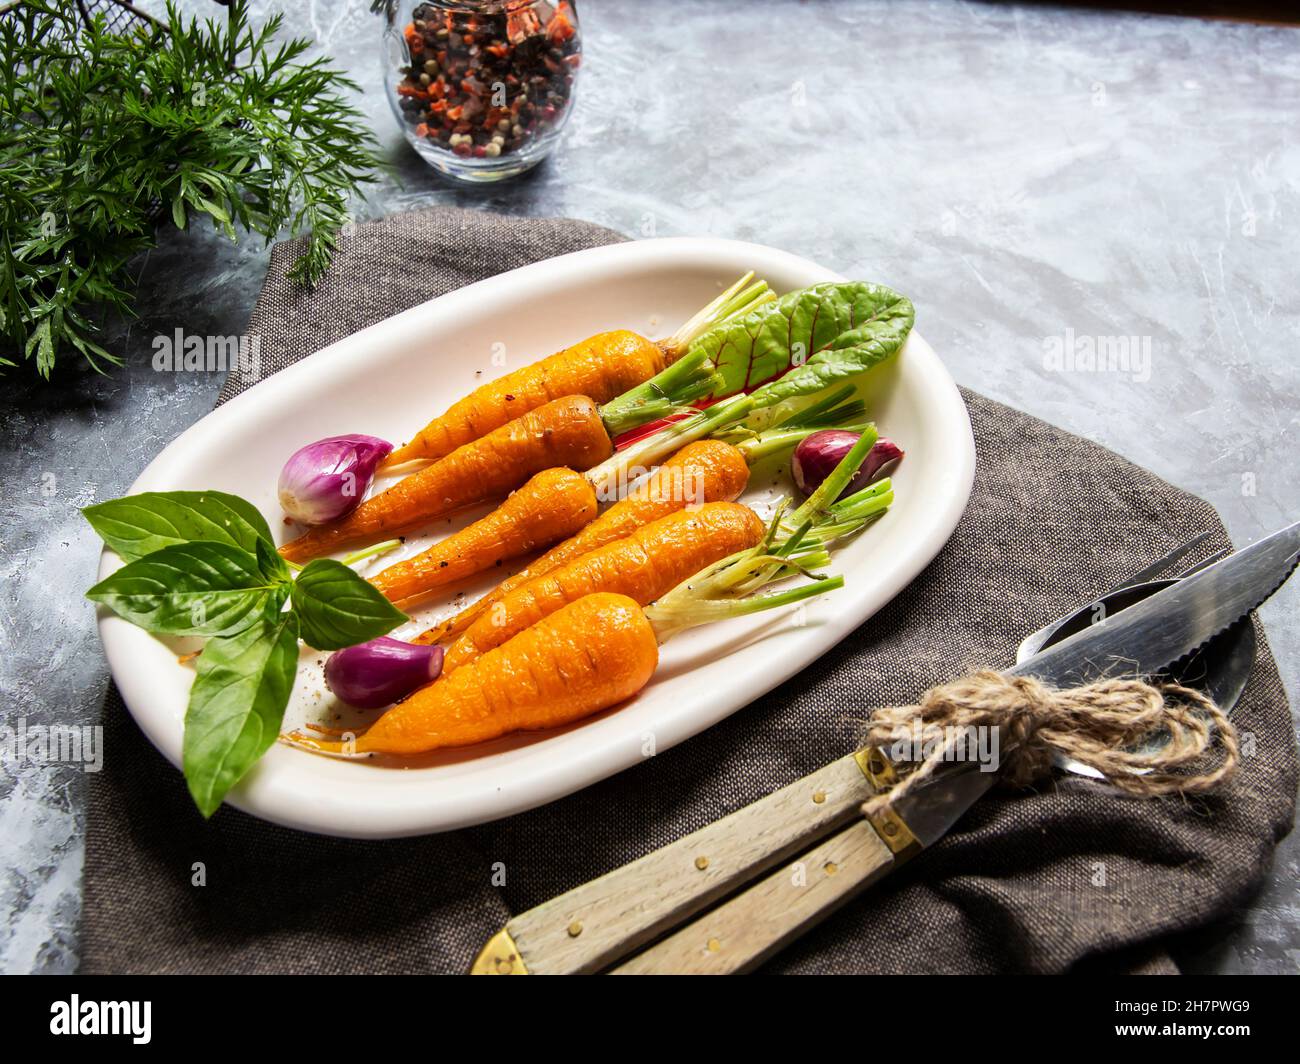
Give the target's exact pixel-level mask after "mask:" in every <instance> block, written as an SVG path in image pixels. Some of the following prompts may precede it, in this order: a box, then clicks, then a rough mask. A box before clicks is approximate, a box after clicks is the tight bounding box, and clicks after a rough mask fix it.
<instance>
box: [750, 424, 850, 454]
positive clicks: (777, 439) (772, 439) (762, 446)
mask: <svg viewBox="0 0 1300 1064" xmlns="http://www.w3.org/2000/svg"><path fill="white" fill-rule="evenodd" d="M870 426H871V422H870V421H862V422H859V423H858V424H856V425H841V424H835V423H831V424H818V425H805V426H803V427H801V428H779V429H768V430H767V431H765V432H760V433H758V434H757V435H755V436H751V437H750V438H749V439H747V440H742V441H741V442H740V443H738V444H736V447H737V449H739V450H740V452H741V453H742V454H743V455H744V456H745V461H747V462H748V463H749V464H750V465H754V464H755V463H757V462H759V461H761V460H762V459H764V458H769V457H771V456H772V455H774V454H779V453H781V452H782V451H787V450H793V449H794V448H795V447H797V446H798V445H799V443H800V442H801V441H803V440H805V439H807V438H808V437H809V436H811V435H812V434H813V433H814V432H824V431H825V430H826V429H844V430H845V431H847V432H865V431H866V430H867V429H868V428H869V427H870Z"/></svg>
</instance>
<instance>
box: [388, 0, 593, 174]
mask: <svg viewBox="0 0 1300 1064" xmlns="http://www.w3.org/2000/svg"><path fill="white" fill-rule="evenodd" d="M402 36H403V38H404V40H405V42H406V49H407V52H408V53H409V54H410V65H409V66H403V67H402V68H401V75H402V78H401V81H400V83H399V84H398V85H397V96H398V106H399V107H400V109H401V114H402V117H403V118H404V119H405V121H406V123H407V126H408V135H409V134H410V133H413V134H414V136H415V137H416V138H418V141H417V147H419V146H420V144H421V143H422V142H424V141H427V142H428V143H429V144H431V145H433V146H436V147H440V148H443V149H446V150H447V151H450V152H454V153H455V154H456V155H457V156H460V157H461V158H463V159H466V160H468V159H471V158H472V159H483V160H498V159H506V158H509V157H511V156H517V155H527V154H528V153H529V150H530V149H531V148H533V146H535V145H536V144H537V143H538V141H539V140H541V139H543V138H545V137H546V135H547V134H548V133H552V132H555V131H558V129H559V128H560V126H561V125H562V124H563V121H564V119H565V117H566V116H567V113H568V109H569V105H570V103H571V102H572V99H573V83H574V78H575V76H576V75H577V71H578V66H579V64H580V62H581V51H582V46H581V34H580V33H579V31H578V20H577V15H576V13H575V11H574V6H573V4H572V3H570V2H569V0H559V2H558V3H546V2H542V0H499V2H496V3H492V2H488V3H477V4H475V3H469V2H467V3H461V4H456V3H448V2H445V0H444V2H441V3H423V4H417V5H416V6H415V8H414V10H413V11H412V17H411V21H410V22H409V23H407V25H406V26H405V27H404V28H403V30H402ZM536 154H537V158H536V159H532V160H531V161H530V162H536V161H537V159H540V158H541V155H542V154H544V153H540V152H539V153H536ZM523 168H526V167H521V169H523ZM453 172H455V170H454V168H453Z"/></svg>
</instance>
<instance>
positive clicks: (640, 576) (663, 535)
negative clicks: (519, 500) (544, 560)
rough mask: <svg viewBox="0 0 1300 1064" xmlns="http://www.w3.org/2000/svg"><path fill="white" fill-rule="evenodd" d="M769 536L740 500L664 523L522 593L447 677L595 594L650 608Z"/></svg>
mask: <svg viewBox="0 0 1300 1064" xmlns="http://www.w3.org/2000/svg"><path fill="white" fill-rule="evenodd" d="M763 533H764V525H763V522H762V521H760V520H759V519H758V515H757V514H755V513H754V511H753V510H751V509H749V507H747V506H741V505H739V504H737V503H734V502H711V503H708V504H706V505H704V506H701V507H700V508H699V509H697V510H685V511H681V512H678V513H674V514H669V515H668V516H667V517H661V518H660V519H659V520H657V521H652V522H651V523H650V524H648V525H644V526H643V527H641V528H639V529H637V530H636V531H635V532H633V533H632V534H631V535H630V536H628V537H626V538H625V539H619V540H615V541H614V542H613V543H608V544H606V545H605V546H603V547H601V548H599V549H598V550H594V551H591V552H590V553H587V554H584V555H582V556H581V557H579V558H577V559H575V560H574V561H572V562H570V563H569V564H567V565H564V566H561V567H560V568H559V569H556V570H554V571H552V572H550V573H547V574H546V575H545V576H541V577H538V578H536V579H535V580H530V581H528V582H527V583H526V584H523V585H522V586H520V587H517V588H515V590H513V591H511V592H510V593H509V594H508V595H506V596H505V597H504V598H501V599H500V600H498V601H497V602H496V603H495V604H494V605H493V606H492V607H491V608H490V609H488V610H487V612H485V613H483V614H482V615H480V616H479V618H478V620H476V621H475V622H474V623H473V624H472V625H470V627H469V629H468V630H467V631H466V632H465V634H464V635H463V636H461V637H460V639H458V640H457V641H456V642H455V643H454V644H452V646H451V648H450V649H449V650H448V651H447V654H446V657H445V658H444V659H443V664H442V671H443V673H444V674H446V673H449V672H451V671H452V670H454V669H457V668H462V667H463V666H465V665H467V664H468V663H469V662H471V661H474V660H475V659H477V658H479V657H481V656H482V655H483V654H485V653H487V652H488V651H489V650H492V649H493V648H495V647H498V646H500V645H501V644H502V643H504V642H506V641H507V640H509V639H511V638H513V637H514V636H515V635H517V634H518V633H519V632H521V631H523V630H524V629H525V628H528V627H529V626H531V625H533V624H536V623H538V622H539V621H540V620H542V619H543V618H545V617H548V616H550V615H551V614H553V613H555V612H556V611H557V610H560V609H562V608H564V607H565V606H566V605H568V604H569V603H571V602H576V601H577V600H578V599H581V598H583V597H585V596H587V595H591V594H595V593H597V592H614V593H616V594H621V595H627V596H628V597H629V598H631V599H632V600H634V601H635V602H636V603H637V604H638V605H640V606H648V605H649V604H650V603H652V602H654V601H655V599H657V598H659V596H660V595H664V594H666V593H667V592H669V591H671V590H672V589H673V588H675V587H676V586H677V585H678V584H680V583H682V581H684V580H686V579H687V578H688V577H690V576H693V575H694V574H695V573H698V572H700V571H701V570H703V569H705V568H707V567H708V566H710V565H712V564H713V563H714V562H717V561H721V560H722V559H723V558H726V557H729V556H730V555H732V554H735V553H736V552H737V551H742V550H745V549H746V548H748V547H753V546H754V545H756V544H757V543H758V542H759V541H760V540H761V539H762V538H763Z"/></svg>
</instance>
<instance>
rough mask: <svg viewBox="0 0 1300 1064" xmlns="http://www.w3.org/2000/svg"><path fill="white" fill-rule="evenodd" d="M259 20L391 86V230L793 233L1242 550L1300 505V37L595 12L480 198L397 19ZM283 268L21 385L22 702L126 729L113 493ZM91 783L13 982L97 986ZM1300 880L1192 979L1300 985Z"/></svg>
mask: <svg viewBox="0 0 1300 1064" xmlns="http://www.w3.org/2000/svg"><path fill="white" fill-rule="evenodd" d="M146 6H152V7H154V8H156V7H158V6H159V5H157V4H146ZM188 6H190V7H192V8H193V9H195V10H196V11H204V12H206V11H207V9H208V8H209V7H210V6H211V5H209V4H207V3H206V2H205V0H188ZM256 6H257V10H258V11H259V12H264V11H267V10H271V9H277V8H283V9H285V10H286V11H288V12H289V13H290V15H289V27H290V29H291V30H292V31H295V32H298V33H302V34H307V35H310V36H313V37H314V38H315V39H316V40H317V42H318V44H319V46H320V48H321V49H322V50H324V51H326V52H329V53H331V54H332V55H333V56H334V57H335V58H336V60H337V61H338V62H339V63H341V64H342V65H344V66H346V67H347V68H349V69H350V70H351V71H352V73H353V74H354V76H355V77H356V78H357V79H358V80H359V81H360V82H361V84H362V85H363V87H364V88H365V90H366V92H365V96H364V99H363V106H364V107H365V109H366V111H367V113H368V114H369V115H370V116H371V117H372V118H373V121H374V125H375V128H376V129H377V130H378V132H379V134H380V136H381V138H382V141H383V143H384V145H385V148H386V149H387V151H388V152H389V154H390V155H391V158H392V163H393V168H392V171H391V173H389V174H387V175H385V176H384V178H383V179H382V181H381V183H380V184H379V185H378V186H377V188H376V189H375V190H374V192H373V193H372V194H371V195H370V196H369V198H368V199H367V200H366V201H365V202H363V203H359V204H358V205H357V211H356V213H357V215H358V217H371V216H375V215H379V214H383V213H387V212H392V211H400V210H404V209H408V208H413V207H418V206H423V205H427V204H430V203H438V202H445V203H458V204H461V205H468V206H474V207H478V208H481V209H484V210H494V211H509V212H515V213H523V214H534V215H569V216H574V217H580V218H586V219H590V220H592V221H595V222H599V223H602V224H605V225H609V226H612V227H614V228H617V229H620V230H622V231H624V232H626V233H629V234H632V235H661V236H667V235H678V234H712V235H717V236H725V237H737V238H742V239H748V240H755V241H760V242H763V243H767V244H772V245H775V246H777V247H782V248H786V249H789V250H791V251H794V252H798V253H800V254H804V255H807V256H810V257H812V258H814V259H817V260H819V261H821V262H824V263H827V264H828V265H831V266H833V267H835V268H836V269H839V270H841V271H843V272H844V273H847V274H850V275H853V276H861V277H865V278H870V279H876V280H881V281H886V282H888V283H890V284H892V285H895V286H897V287H898V288H900V289H901V290H902V291H904V292H907V293H908V294H909V295H910V296H912V297H913V298H914V300H915V301H916V304H917V308H918V327H919V329H920V330H921V331H922V332H923V333H924V335H925V336H926V338H927V339H928V340H929V341H930V342H931V344H933V345H934V347H935V348H936V349H937V350H938V351H939V353H940V354H941V355H942V357H943V358H944V359H945V360H946V362H947V364H948V366H949V367H950V368H951V370H952V371H953V373H954V375H955V376H956V377H957V379H958V380H959V381H961V382H962V383H963V384H967V385H969V386H971V387H973V388H976V389H978V390H980V391H982V392H984V393H986V394H988V395H990V396H993V397H994V398H997V399H999V400H1002V401H1004V402H1007V403H1011V404H1013V405H1016V406H1019V407H1022V408H1024V409H1026V410H1029V411H1031V412H1032V413H1034V414H1037V415H1039V416H1041V417H1044V418H1047V419H1048V420H1051V421H1054V422H1056V423H1058V424H1060V425H1062V426H1064V427H1066V428H1068V429H1071V430H1073V431H1075V432H1078V433H1081V434H1083V435H1086V436H1090V437H1092V438H1093V439H1096V440H1099V441H1101V442H1102V443H1105V444H1107V445H1109V446H1111V447H1113V448H1114V449H1116V450H1118V451H1120V452H1121V453H1123V454H1125V455H1127V456H1128V457H1129V458H1131V459H1133V460H1134V461H1136V462H1139V463H1141V464H1143V465H1145V466H1148V467H1149V468H1151V469H1153V470H1155V471H1156V472H1158V473H1159V474H1160V475H1162V476H1164V477H1165V478H1167V479H1168V480H1170V481H1172V482H1173V483H1175V484H1178V485H1180V486H1182V487H1185V488H1188V489H1190V490H1192V491H1194V492H1197V493H1198V494H1200V495H1202V496H1204V497H1205V498H1207V499H1209V500H1210V501H1211V502H1213V503H1214V504H1215V506H1217V507H1218V508H1219V511H1220V512H1221V513H1222V514H1223V516H1224V518H1225V520H1226V521H1227V524H1228V526H1229V528H1230V530H1231V532H1232V534H1233V536H1234V537H1235V539H1236V540H1237V542H1238V543H1239V544H1244V543H1248V542H1250V541H1252V540H1254V539H1255V538H1257V537H1258V536H1260V535H1261V534H1263V533H1265V532H1267V531H1269V530H1271V529H1273V528H1275V527H1278V526H1280V525H1282V524H1284V523H1286V522H1288V521H1290V520H1294V519H1296V518H1297V517H1300V490H1298V489H1300V463H1297V461H1296V457H1295V448H1296V429H1297V419H1298V417H1300V380H1298V371H1297V353H1296V352H1297V341H1298V340H1300V289H1298V287H1297V284H1296V260H1295V252H1296V247H1297V240H1296V220H1297V218H1298V217H1300V145H1298V144H1297V142H1296V134H1295V130H1296V128H1297V119H1298V118H1300V31H1298V30H1296V29H1290V28H1282V27H1271V26H1258V25H1252V24H1245V23H1233V22H1222V21H1217V22H1209V21H1199V20H1194V19H1186V18H1175V17H1153V16H1148V15H1136V14H1125V13H1119V12H1115V11H1089V10H1076V9H1060V8H1055V7H1048V6H1025V5H1017V4H992V3H959V2H952V0H936V2H934V3H855V4H850V3H825V4H806V3H797V2H776V0H773V2H762V3H760V2H756V0H745V2H742V0H730V2H717V3H712V4H708V5H705V4H690V3H667V2H658V3H654V4H647V3H640V2H637V0H601V2H600V3H580V4H579V7H580V11H581V14H582V16H583V19H584V26H585V31H586V34H587V61H586V65H585V67H584V70H583V76H582V80H581V83H580V86H579V102H578V106H577V112H576V114H575V117H574V120H573V122H572V124H571V126H570V129H569V133H568V136H567V139H566V141H565V142H564V144H563V145H562V147H561V149H560V151H559V153H558V154H557V155H556V156H555V157H554V158H552V159H551V160H550V162H549V163H548V164H547V165H545V166H544V168H543V169H541V170H540V171H539V172H537V173H535V174H534V175H532V176H531V177H529V178H527V179H525V180H522V181H519V182H517V183H515V184H511V185H508V186H503V187H500V188H495V189H488V190H482V191H464V190H459V189H453V188H449V187H448V186H446V185H444V184H441V183H440V182H439V181H438V180H437V179H435V178H434V176H433V175H432V174H431V172H429V171H428V170H427V169H426V168H425V167H424V165H423V164H422V163H421V162H420V161H419V159H418V158H417V157H416V156H415V155H414V154H413V153H412V152H411V151H410V150H409V149H408V148H407V147H406V145H405V143H404V142H403V141H402V140H401V138H400V136H399V135H398V133H397V129H396V126H395V123H394V121H393V119H392V117H391V115H390V113H389V110H388V105H387V102H386V101H385V100H384V98H383V95H382V92H381V89H380V85H379V69H378V68H379V64H378V33H379V25H378V22H377V21H376V20H375V19H374V17H373V16H371V15H370V14H368V12H367V11H366V7H367V5H366V4H364V3H362V2H361V0H304V2H302V3H297V4H292V3H287V2H284V0H262V2H259V3H258V4H257V5H256ZM265 264H266V255H265V252H264V250H263V249H262V248H261V246H260V241H255V240H248V241H245V242H244V243H242V244H240V245H238V246H232V245H231V244H230V243H228V242H226V241H225V240H223V239H221V238H219V237H217V236H215V235H213V234H211V233H207V232H197V233H194V232H191V233H184V234H176V233H166V234H164V235H163V237H162V240H161V246H160V247H159V248H158V249H157V250H156V251H154V252H153V253H152V254H150V255H149V256H148V257H147V258H146V259H145V260H144V261H142V262H141V263H140V273H141V295H140V301H139V311H140V318H139V319H138V320H136V321H135V322H133V323H131V325H130V326H129V328H128V327H117V328H115V329H114V330H113V332H112V334H111V336H110V338H109V346H110V347H111V348H112V349H113V350H115V351H118V352H120V353H122V354H124V355H126V356H127V358H128V360H129V366H128V368H126V369H125V370H122V371H119V372H116V373H113V374H111V375H110V376H108V377H106V378H98V377H95V376H93V375H86V374H76V373H70V372H69V373H64V372H61V373H60V374H59V380H58V382H57V384H56V385H54V386H43V385H34V384H32V383H30V382H29V381H27V380H26V379H25V377H24V376H23V375H22V374H11V375H10V376H9V377H8V378H6V379H5V380H4V382H3V410H4V414H3V418H0V441H2V443H0V446H2V447H3V454H4V455H5V457H6V461H5V467H4V487H3V494H2V495H0V511H2V512H3V532H0V537H2V545H3V551H0V567H2V575H3V591H2V592H0V594H3V611H2V613H0V678H2V681H3V682H2V687H3V693H4V701H5V706H6V712H7V713H8V714H11V715H21V716H25V717H26V718H27V720H28V721H29V723H32V724H35V723H67V724H75V723H83V722H86V721H89V720H90V719H91V718H92V717H93V715H94V714H95V713H97V712H98V708H99V705H100V702H101V699H102V696H103V692H104V689H105V686H106V684H107V683H108V674H107V669H106V667H105V664H104V660H103V657H102V654H101V652H100V648H99V643H98V639H97V637H96V634H95V631H94V626H93V614H92V610H91V609H90V607H89V606H88V605H87V603H86V602H85V601H84V600H83V599H82V597H81V593H82V591H83V590H84V589H85V587H86V586H88V584H89V583H90V582H91V580H92V577H93V574H94V567H95V558H96V555H97V553H98V544H97V542H96V540H95V537H94V536H93V535H92V534H91V532H90V529H89V528H88V527H87V526H86V525H85V524H84V522H83V521H82V520H81V519H80V517H79V516H78V514H77V508H78V507H79V506H82V505H85V504H87V503H89V502H92V501H94V500H99V499H106V498H112V497H114V496H117V495H119V494H121V493H122V492H123V491H124V490H125V489H126V488H127V486H128V485H129V484H130V483H131V481H132V480H133V479H134V478H135V477H136V475H137V474H138V473H139V472H140V470H141V469H142V468H143V467H144V466H145V465H146V464H147V463H148V462H149V460H150V459H151V458H152V457H153V456H154V455H155V454H156V453H157V452H158V451H159V450H161V449H162V448H163V447H164V446H165V445H166V444H167V443H168V442H169V441H170V440H171V439H173V438H174V437H175V436H176V435H177V434H178V433H180V432H181V431H182V430H183V429H184V428H185V427H186V426H188V425H190V424H191V423H192V422H194V421H195V420H197V419H198V418H200V417H202V416H203V414H204V413H206V412H207V411H208V410H209V409H210V407H211V405H212V402H213V400H214V398H215V396H216V393H217V389H218V386H219V384H220V380H219V379H218V378H217V377H215V376H208V375H203V374H194V375H185V374H180V375H176V374H169V375H163V374H158V373H155V372H153V371H152V369H151V368H150V365H149V359H148V355H149V352H150V341H151V339H152V337H154V336H155V335H158V334H170V333H171V332H172V331H173V330H174V329H175V328H177V327H181V328H183V329H184V330H185V331H186V332H189V333H199V334H220V335H226V334H237V333H239V332H240V331H241V330H242V328H243V326H244V324H245V322H246V321H247V318H248V315H249V312H250V310H251V309H252V306H253V301H254V299H255V297H256V294H257V292H258V289H259V286H260V284H261V281H262V277H263V274H264V271H265ZM1110 337H1134V338H1136V340H1135V341H1134V345H1135V346H1134V350H1136V351H1137V352H1138V353H1139V360H1138V363H1137V364H1136V366H1134V367H1131V368H1130V372H1127V373H1121V372H1096V371H1088V370H1086V369H1079V368H1077V367H1075V368H1069V367H1058V366H1056V365H1055V364H1054V363H1053V362H1052V358H1053V355H1054V353H1055V352H1056V351H1057V350H1058V348H1061V347H1064V346H1065V344H1066V342H1067V338H1068V339H1069V340H1070V342H1071V343H1073V342H1076V341H1080V340H1081V338H1082V342H1084V343H1085V344H1086V343H1094V344H1095V343H1097V342H1102V343H1107V342H1109V340H1108V339H1107V338H1110ZM1148 353H1149V362H1148V361H1146V356H1147V354H1148ZM1297 602H1300V585H1297V584H1295V583H1293V584H1292V586H1291V587H1289V588H1288V589H1287V590H1285V591H1284V592H1283V593H1282V594H1280V595H1279V596H1277V598H1276V599H1275V600H1274V601H1273V602H1272V603H1271V604H1270V605H1269V606H1268V607H1267V608H1266V609H1265V611H1264V615H1265V619H1266V622H1267V625H1268V631H1269V635H1270V637H1271V639H1272V642H1273V647H1274V650H1275V652H1276V654H1277V657H1278V660H1279V663H1280V664H1281V666H1282V670H1283V674H1284V677H1285V679H1286V681H1287V684H1288V687H1289V689H1290V691H1291V694H1292V698H1293V701H1294V700H1295V698H1296V696H1297V695H1300V683H1298V682H1297V677H1298V674H1300V624H1297V621H1296V604H1297ZM83 794H84V775H83V774H82V773H81V772H80V771H77V770H75V769H72V768H54V767H40V766H35V765H30V764H19V765H8V764H6V765H5V766H4V767H3V770H2V771H0V912H3V914H4V920H3V924H2V925H0V969H3V970H5V971H11V972H12V971H18V972H22V971H44V972H64V971H70V970H74V969H75V968H76V964H77V937H76V928H77V919H78V909H79V876H80V868H81V852H82V850H81V837H82V833H83V829H84V814H83ZM1298 861H1300V840H1297V837H1296V836H1292V837H1291V839H1289V840H1288V841H1287V843H1286V844H1285V845H1284V846H1283V847H1282V849H1281V851H1280V852H1279V854H1278V856H1277V860H1276V862H1275V866H1274V868H1273V869H1272V871H1271V878H1270V883H1269V886H1268V887H1267V889H1265V890H1264V891H1263V892H1262V893H1261V894H1260V895H1259V896H1258V897H1257V898H1255V899H1254V900H1253V901H1252V902H1251V903H1250V904H1249V905H1247V906H1245V907H1244V908H1243V909H1242V910H1241V911H1240V912H1239V913H1238V914H1236V916H1235V917H1234V918H1233V919H1232V920H1230V921H1228V922H1227V923H1225V924H1224V925H1223V926H1219V927H1215V928H1212V929H1209V930H1206V931H1203V932H1200V933H1198V934H1196V935H1194V936H1191V937H1190V938H1189V939H1188V940H1187V941H1186V942H1184V943H1182V944H1181V945H1180V948H1179V955H1180V960H1182V962H1183V963H1184V965H1185V966H1186V967H1187V968H1189V969H1191V970H1205V971H1220V972H1280V971H1295V970H1296V969H1297V967H1300V964H1298V963H1297V962H1298V961H1300V907H1298V905H1297V889H1296V884H1297V863H1298Z"/></svg>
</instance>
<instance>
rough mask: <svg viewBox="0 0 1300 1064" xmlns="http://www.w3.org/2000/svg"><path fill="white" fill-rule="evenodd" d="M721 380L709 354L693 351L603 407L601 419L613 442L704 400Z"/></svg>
mask: <svg viewBox="0 0 1300 1064" xmlns="http://www.w3.org/2000/svg"><path fill="white" fill-rule="evenodd" d="M721 380H722V378H721V377H719V376H718V373H717V371H716V370H715V369H714V367H713V363H712V362H710V361H709V357H708V355H707V354H706V353H705V352H704V351H693V352H691V353H690V354H687V355H685V356H684V357H682V358H680V359H678V360H677V361H676V362H674V363H673V364H672V365H671V366H669V367H668V368H667V369H665V370H664V371H663V372H662V373H660V374H659V375H658V376H655V377H651V378H650V380H648V381H646V382H645V383H644V384H638V385H637V386H636V387H635V388H633V389H631V390H630V391H626V392H624V393H623V394H622V395H620V396H619V397H618V398H617V399H611V400H610V401H609V402H608V403H606V404H605V405H604V406H602V407H601V408H600V417H601V420H602V421H604V423H605V430H606V431H607V432H608V433H609V435H610V438H611V439H612V438H613V437H615V436H620V435H622V434H623V433H624V432H627V431H628V430H629V429H634V428H637V427H638V426H640V425H644V424H646V423H648V422H651V421H655V420H656V419H658V418H661V417H667V416H668V415H669V414H671V413H673V412H674V411H675V410H677V409H678V408H679V407H683V406H686V405H687V404H689V403H693V402H694V401H695V400H696V399H702V398H703V397H704V396H706V395H708V394H709V393H710V392H711V391H713V390H714V389H715V388H717V387H718V385H719V384H720V383H721Z"/></svg>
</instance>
